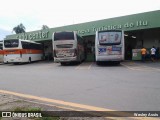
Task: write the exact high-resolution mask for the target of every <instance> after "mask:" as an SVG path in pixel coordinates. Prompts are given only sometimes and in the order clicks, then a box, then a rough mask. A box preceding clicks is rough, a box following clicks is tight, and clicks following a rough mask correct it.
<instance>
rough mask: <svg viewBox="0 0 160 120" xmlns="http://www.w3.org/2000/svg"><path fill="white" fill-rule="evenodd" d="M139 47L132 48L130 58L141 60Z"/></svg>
mask: <svg viewBox="0 0 160 120" xmlns="http://www.w3.org/2000/svg"><path fill="white" fill-rule="evenodd" d="M141 59H142V55H141V49H132V60H141Z"/></svg>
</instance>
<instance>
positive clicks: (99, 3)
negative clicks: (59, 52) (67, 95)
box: [0, 0, 160, 39]
mask: <svg viewBox="0 0 160 120" xmlns="http://www.w3.org/2000/svg"><path fill="white" fill-rule="evenodd" d="M154 10H160V0H1V6H0V39H2V38H3V37H4V36H5V35H6V34H15V33H14V32H13V31H12V30H13V28H14V27H15V26H17V25H19V24H20V23H22V24H23V25H24V26H25V27H26V32H29V31H35V30H40V29H41V28H42V25H47V26H48V27H49V28H54V27H60V26H65V25H72V24H78V23H84V22H90V21H95V20H101V19H107V18H113V17H119V16H125V15H131V14H137V13H143V12H148V11H154ZM159 17H160V16H159ZM1 31H3V32H1ZM4 31H5V33H6V34H4ZM6 31H7V32H6ZM2 33H3V34H2Z"/></svg>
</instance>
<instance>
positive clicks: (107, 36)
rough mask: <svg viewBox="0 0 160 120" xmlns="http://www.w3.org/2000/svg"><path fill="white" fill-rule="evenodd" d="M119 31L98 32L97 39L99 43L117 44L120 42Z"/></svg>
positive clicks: (120, 34)
mask: <svg viewBox="0 0 160 120" xmlns="http://www.w3.org/2000/svg"><path fill="white" fill-rule="evenodd" d="M121 38H122V33H121V32H99V34H98V40H99V43H100V45H118V44H120V43H121Z"/></svg>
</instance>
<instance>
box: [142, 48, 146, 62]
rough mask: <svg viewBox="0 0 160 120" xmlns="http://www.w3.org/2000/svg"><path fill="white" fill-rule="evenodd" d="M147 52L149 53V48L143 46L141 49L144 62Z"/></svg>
mask: <svg viewBox="0 0 160 120" xmlns="http://www.w3.org/2000/svg"><path fill="white" fill-rule="evenodd" d="M146 53H147V50H146V48H145V47H143V48H142V49H141V55H142V62H145V57H146Z"/></svg>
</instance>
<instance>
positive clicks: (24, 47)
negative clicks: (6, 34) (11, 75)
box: [3, 39, 43, 64]
mask: <svg viewBox="0 0 160 120" xmlns="http://www.w3.org/2000/svg"><path fill="white" fill-rule="evenodd" d="M3 51H4V63H14V64H18V63H23V62H29V63H30V62H32V61H38V60H42V59H43V50H42V45H41V44H40V43H37V42H34V41H30V40H21V39H11V40H4V42H3Z"/></svg>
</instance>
